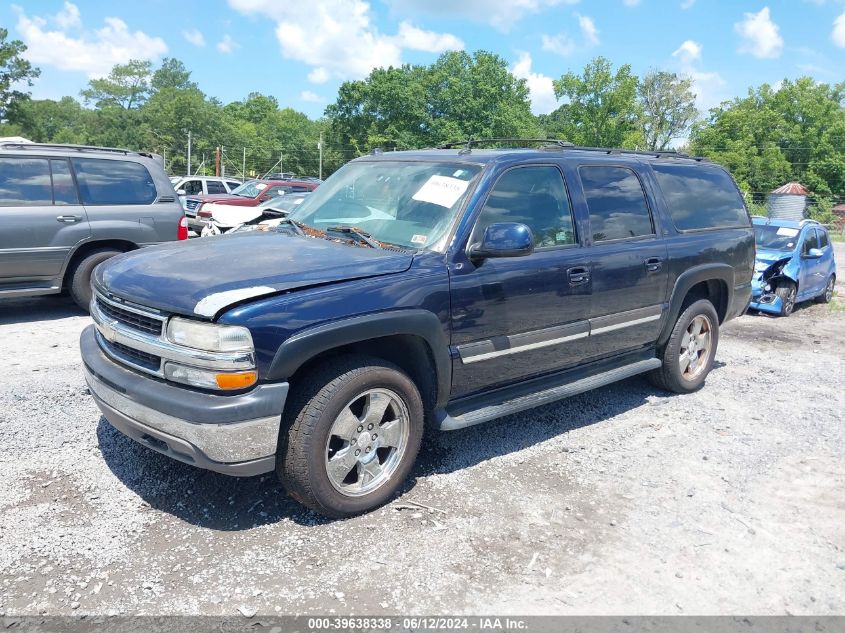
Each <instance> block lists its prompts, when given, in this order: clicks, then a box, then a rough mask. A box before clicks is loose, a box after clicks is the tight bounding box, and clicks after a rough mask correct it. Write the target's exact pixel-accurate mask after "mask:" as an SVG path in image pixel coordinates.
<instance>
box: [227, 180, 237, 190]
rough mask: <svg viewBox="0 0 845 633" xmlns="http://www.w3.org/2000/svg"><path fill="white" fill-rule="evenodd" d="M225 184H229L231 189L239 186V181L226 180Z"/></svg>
mask: <svg viewBox="0 0 845 633" xmlns="http://www.w3.org/2000/svg"><path fill="white" fill-rule="evenodd" d="M226 184H227V185H229V190H230V191H231V190H232V189H237V188H238V187H240V186H241V183H239V182H228V181H227V182H226Z"/></svg>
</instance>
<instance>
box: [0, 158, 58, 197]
mask: <svg viewBox="0 0 845 633" xmlns="http://www.w3.org/2000/svg"><path fill="white" fill-rule="evenodd" d="M52 204H53V192H52V190H51V187H50V165H49V163H48V162H47V159H46V158H13V157H9V158H0V206H3V207H35V206H44V205H52Z"/></svg>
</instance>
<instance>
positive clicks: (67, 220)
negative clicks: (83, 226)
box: [56, 215, 82, 224]
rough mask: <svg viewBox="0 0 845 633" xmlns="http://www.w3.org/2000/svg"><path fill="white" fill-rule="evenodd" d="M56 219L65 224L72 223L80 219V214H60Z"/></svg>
mask: <svg viewBox="0 0 845 633" xmlns="http://www.w3.org/2000/svg"><path fill="white" fill-rule="evenodd" d="M56 219H57V220H58V221H59V222H64V223H65V224H73V223H74V222H79V221H80V220H81V219H82V216H79V215H60V216H57V217H56Z"/></svg>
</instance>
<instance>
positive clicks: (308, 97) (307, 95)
mask: <svg viewBox="0 0 845 633" xmlns="http://www.w3.org/2000/svg"><path fill="white" fill-rule="evenodd" d="M299 99H300V100H301V101H308V102H310V103H322V102H323V101H325V99H324V98H323V97H321V96H320V95H318V94H317V93H316V92H311V91H310V90H303V91H302V92H300V93H299Z"/></svg>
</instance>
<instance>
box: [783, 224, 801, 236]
mask: <svg viewBox="0 0 845 633" xmlns="http://www.w3.org/2000/svg"><path fill="white" fill-rule="evenodd" d="M778 235H782V236H783V237H795V236H796V235H798V229H790V228H789V227H786V226H782V227H780V228H779V229H778Z"/></svg>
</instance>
